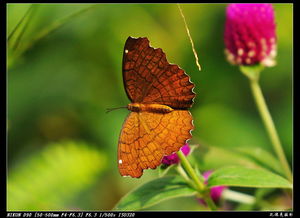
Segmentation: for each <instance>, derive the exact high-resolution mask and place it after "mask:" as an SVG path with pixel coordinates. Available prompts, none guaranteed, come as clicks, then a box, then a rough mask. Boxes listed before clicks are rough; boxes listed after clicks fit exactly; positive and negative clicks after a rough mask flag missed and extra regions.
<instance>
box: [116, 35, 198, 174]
mask: <svg viewBox="0 0 300 218" xmlns="http://www.w3.org/2000/svg"><path fill="white" fill-rule="evenodd" d="M123 82H124V87H125V90H126V93H127V96H128V98H129V100H130V101H131V103H130V104H128V106H127V108H128V110H130V111H131V112H130V113H129V115H128V116H127V118H126V120H125V122H124V124H123V127H122V130H121V134H120V137H119V145H118V166H119V171H120V174H121V175H122V176H131V177H135V178H139V177H141V176H142V175H143V170H144V169H148V168H151V169H155V168H156V167H157V166H159V165H160V164H161V160H162V158H163V157H164V156H166V155H170V154H172V153H173V152H177V151H179V149H180V148H181V147H182V146H183V145H184V144H185V143H186V141H187V140H188V139H190V138H191V137H192V135H191V130H193V128H194V126H193V118H192V115H191V113H190V112H189V111H188V110H187V109H188V108H190V107H191V106H192V104H193V99H194V98H195V95H196V94H195V93H194V92H193V88H194V84H193V83H192V82H191V81H190V77H189V76H188V75H187V74H186V73H185V72H184V71H183V70H182V69H180V68H179V67H178V66H177V65H175V64H169V63H168V61H167V59H166V55H165V53H164V52H163V51H162V49H160V48H157V49H154V48H152V47H150V46H149V40H148V39H147V38H146V37H144V38H132V37H128V39H127V40H126V43H125V47H124V53H123Z"/></svg>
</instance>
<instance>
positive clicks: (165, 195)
mask: <svg viewBox="0 0 300 218" xmlns="http://www.w3.org/2000/svg"><path fill="white" fill-rule="evenodd" d="M194 194H196V191H195V190H194V189H192V188H191V187H189V186H188V185H187V184H186V183H185V181H184V180H183V179H182V178H181V177H176V176H168V177H163V178H158V179H155V180H152V181H150V182H148V183H146V184H143V185H142V186H140V187H138V188H137V189H134V190H133V191H131V192H129V193H128V194H127V195H125V196H124V197H123V198H122V199H121V200H120V201H119V203H118V204H117V205H116V206H115V208H114V209H115V210H141V209H144V208H147V207H150V206H152V205H155V204H157V203H159V202H161V201H164V200H167V199H171V198H176V197H183V196H192V195H194Z"/></svg>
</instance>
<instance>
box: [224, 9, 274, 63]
mask: <svg viewBox="0 0 300 218" xmlns="http://www.w3.org/2000/svg"><path fill="white" fill-rule="evenodd" d="M276 40H277V39H276V25H275V18H274V10H273V7H272V4H259V3H258V4H229V5H228V7H227V10H226V23H225V33H224V41H225V46H226V49H225V54H226V56H227V60H228V61H229V62H230V63H231V64H234V65H254V64H262V65H264V66H269V67H270V66H274V65H275V57H276V50H277V48H276Z"/></svg>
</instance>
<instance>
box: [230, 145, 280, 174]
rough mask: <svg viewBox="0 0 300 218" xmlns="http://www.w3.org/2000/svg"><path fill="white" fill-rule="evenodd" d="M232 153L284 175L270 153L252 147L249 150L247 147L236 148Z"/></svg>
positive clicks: (278, 163)
mask: <svg viewBox="0 0 300 218" xmlns="http://www.w3.org/2000/svg"><path fill="white" fill-rule="evenodd" d="M234 151H235V152H238V153H240V154H242V155H244V156H245V157H247V158H249V159H250V160H252V161H254V162H255V163H257V164H259V165H260V166H263V167H264V168H267V169H269V170H272V171H275V172H277V173H279V174H281V175H284V172H283V170H282V167H281V165H280V162H279V161H278V160H277V159H276V158H275V157H274V156H273V155H272V154H271V153H270V152H268V151H266V150H264V149H262V148H259V147H253V149H249V148H248V147H237V148H235V149H234Z"/></svg>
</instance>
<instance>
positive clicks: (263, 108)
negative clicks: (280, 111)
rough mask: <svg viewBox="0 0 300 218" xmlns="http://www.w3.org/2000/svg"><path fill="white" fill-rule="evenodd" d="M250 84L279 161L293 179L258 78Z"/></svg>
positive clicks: (287, 175) (290, 178) (289, 177)
mask: <svg viewBox="0 0 300 218" xmlns="http://www.w3.org/2000/svg"><path fill="white" fill-rule="evenodd" d="M250 86H251V90H252V94H253V96H254V99H255V102H256V105H257V107H258V110H259V113H260V115H261V118H262V120H263V122H264V125H265V128H266V129H267V132H268V134H269V137H270V140H271V142H272V145H273V148H274V150H275V152H276V154H277V156H278V158H279V161H280V163H281V165H282V167H283V170H284V172H285V174H286V177H287V178H288V179H289V180H290V181H292V180H293V176H292V172H291V169H290V166H289V164H288V161H287V159H286V157H285V154H284V151H283V149H282V145H281V142H280V140H279V137H278V134H277V131H276V128H275V125H274V122H273V120H272V117H271V114H270V112H269V110H268V107H267V104H266V102H265V99H264V96H263V94H262V91H261V88H260V86H259V83H258V80H257V79H253V80H250Z"/></svg>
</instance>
